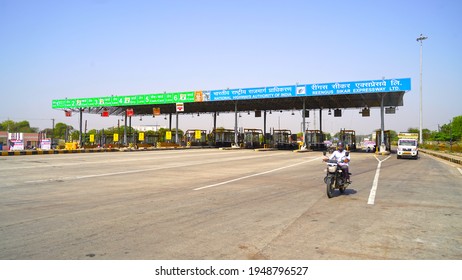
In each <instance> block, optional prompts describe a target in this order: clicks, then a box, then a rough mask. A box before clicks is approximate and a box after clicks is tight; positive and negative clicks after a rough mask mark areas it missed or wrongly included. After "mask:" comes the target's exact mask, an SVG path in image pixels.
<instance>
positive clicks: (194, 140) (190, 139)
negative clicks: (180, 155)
mask: <svg viewBox="0 0 462 280" xmlns="http://www.w3.org/2000/svg"><path fill="white" fill-rule="evenodd" d="M184 137H185V143H186V146H188V147H191V146H207V131H205V130H201V129H188V130H186V132H185V135H184Z"/></svg>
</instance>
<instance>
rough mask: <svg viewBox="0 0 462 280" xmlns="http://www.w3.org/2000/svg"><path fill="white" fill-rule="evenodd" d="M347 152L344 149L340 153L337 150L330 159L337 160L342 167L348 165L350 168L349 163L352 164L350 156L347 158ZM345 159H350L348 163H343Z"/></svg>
mask: <svg viewBox="0 0 462 280" xmlns="http://www.w3.org/2000/svg"><path fill="white" fill-rule="evenodd" d="M345 153H346V150H345V149H344V150H343V151H341V152H340V151H339V150H335V151H334V152H333V153H332V155H331V156H330V158H329V159H335V160H337V163H338V165H340V166H344V165H348V166H349V162H350V155H348V156H346V154H345ZM343 157H345V158H347V159H348V162H342V158H343Z"/></svg>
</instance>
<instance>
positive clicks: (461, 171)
mask: <svg viewBox="0 0 462 280" xmlns="http://www.w3.org/2000/svg"><path fill="white" fill-rule="evenodd" d="M457 170H459V172H460V174H461V175H462V169H460V168H459V167H457Z"/></svg>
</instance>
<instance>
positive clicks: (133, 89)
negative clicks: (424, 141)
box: [0, 0, 462, 133]
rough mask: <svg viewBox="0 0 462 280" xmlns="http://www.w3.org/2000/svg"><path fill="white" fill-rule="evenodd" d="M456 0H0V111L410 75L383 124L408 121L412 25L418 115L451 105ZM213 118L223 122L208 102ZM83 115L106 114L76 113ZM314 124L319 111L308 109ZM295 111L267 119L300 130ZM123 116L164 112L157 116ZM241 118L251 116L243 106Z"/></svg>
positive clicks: (459, 45) (434, 120) (36, 117)
mask: <svg viewBox="0 0 462 280" xmlns="http://www.w3.org/2000/svg"><path fill="white" fill-rule="evenodd" d="M461 3H462V2H460V1H444V0H443V1H421V0H420V1H394V0H393V1H291V0H286V1H280V0H279V1H268V0H267V1H249V0H247V1H212V0H210V1H202V0H195V1H137V0H133V1H110V0H80V1H58V0H56V1H49V0H41V1H32V0H24V1H23V0H0V40H1V41H0V42H1V43H0V96H1V99H0V121H4V120H6V119H8V118H9V119H12V120H14V121H21V120H29V121H30V122H31V125H32V126H34V127H39V128H41V129H43V128H47V127H51V119H52V118H54V119H56V122H65V123H68V124H70V125H73V126H74V127H75V128H77V127H78V116H77V115H74V116H73V117H71V118H66V117H65V116H64V113H63V112H62V111H60V110H54V109H51V100H52V99H62V98H66V97H68V98H78V97H97V96H109V95H112V94H114V95H131V94H142V93H155V92H164V91H167V92H169V91H190V90H202V89H203V90H207V89H221V88H227V87H230V88H238V87H257V86H272V85H287V84H295V83H296V82H299V83H321V82H341V81H360V80H372V79H382V78H383V77H385V78H387V79H389V78H407V77H409V78H411V79H412V91H410V92H408V93H406V94H405V97H404V106H403V107H400V108H399V110H398V111H397V113H396V114H395V115H386V118H385V128H386V129H392V130H396V131H403V130H407V129H408V128H409V127H418V126H419V48H420V47H419V44H418V42H417V41H416V38H417V37H418V36H419V35H420V33H423V34H424V35H426V36H428V37H429V39H428V40H426V41H424V46H423V95H424V97H423V106H424V127H425V128H429V129H431V130H436V129H437V128H438V124H444V123H448V122H449V121H450V120H451V119H452V118H453V117H455V116H458V115H462V98H461V86H460V85H459V82H460V81H461V78H462V70H461V69H462V67H461V64H462V55H461V52H462V38H461V31H460V26H462V17H461V15H462V4H461ZM358 112H359V109H358V110H357V109H354V110H353V109H352V110H347V111H346V112H344V114H343V118H333V117H331V116H327V112H325V113H324V116H323V120H324V121H325V122H324V124H323V128H324V130H327V131H328V132H332V133H335V132H336V131H338V129H340V128H347V129H355V130H357V131H358V132H359V133H370V132H371V131H372V130H373V129H375V128H379V127H380V119H379V110H378V109H374V110H372V111H371V117H370V118H362V117H360V115H359V114H358ZM220 116H221V117H219V119H218V126H224V127H226V128H233V126H234V125H233V117H232V116H225V115H224V114H223V116H222V115H220ZM84 119H86V120H88V128H89V129H91V128H103V127H109V126H113V125H116V124H117V118H116V117H110V118H104V119H103V118H101V117H99V116H95V115H88V114H87V115H84ZM308 121H309V122H310V124H309V128H310V129H313V128H315V126H319V116H316V118H315V117H314V116H313V114H312V115H311V116H310V119H309V120H308ZM300 122H301V114H300V113H299V112H296V113H295V116H292V115H291V114H290V112H287V113H283V114H280V113H277V114H274V113H273V114H272V115H269V116H268V127H276V128H277V127H278V126H280V127H281V128H289V129H292V130H293V131H294V132H298V131H299V130H300ZM133 124H134V125H138V124H150V125H152V124H159V125H166V124H167V122H166V121H164V119H163V118H155V119H153V118H152V117H149V118H148V117H145V118H143V121H139V119H138V118H136V119H134V121H133ZM239 126H240V127H245V128H263V123H262V118H259V119H253V118H251V117H250V116H248V115H247V114H243V117H242V118H240V120H239ZM188 128H194V129H195V128H201V129H207V130H210V129H212V117H211V115H203V116H200V117H197V116H194V117H192V116H182V117H181V118H180V129H183V130H185V129H188Z"/></svg>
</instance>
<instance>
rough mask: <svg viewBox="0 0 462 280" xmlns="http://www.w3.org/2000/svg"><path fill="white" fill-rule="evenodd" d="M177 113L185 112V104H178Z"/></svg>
mask: <svg viewBox="0 0 462 280" xmlns="http://www.w3.org/2000/svg"><path fill="white" fill-rule="evenodd" d="M176 111H177V112H184V104H183V103H176Z"/></svg>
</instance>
